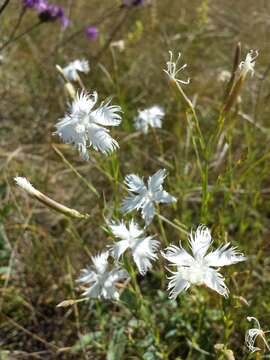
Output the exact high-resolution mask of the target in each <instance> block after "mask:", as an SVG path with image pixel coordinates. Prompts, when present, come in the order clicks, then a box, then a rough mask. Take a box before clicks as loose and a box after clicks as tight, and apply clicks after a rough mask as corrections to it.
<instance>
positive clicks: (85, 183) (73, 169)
mask: <svg viewBox="0 0 270 360" xmlns="http://www.w3.org/2000/svg"><path fill="white" fill-rule="evenodd" d="M52 148H53V150H54V151H55V152H56V154H57V155H58V156H59V157H60V159H61V160H62V161H63V163H64V164H65V165H67V166H68V167H69V168H70V169H71V170H72V171H73V173H74V174H75V175H76V176H77V177H78V178H79V179H80V180H81V181H82V182H83V183H84V185H86V186H87V187H88V189H89V190H90V191H91V192H93V193H94V194H95V195H96V196H97V197H98V198H99V197H100V194H99V192H98V191H97V189H96V188H95V187H94V185H93V184H92V183H91V182H90V181H88V180H86V179H85V177H83V176H82V175H81V174H80V173H79V172H78V171H77V170H76V169H75V167H74V166H73V165H72V164H71V163H70V162H69V161H68V160H67V159H66V157H65V156H64V154H63V153H62V152H61V151H60V150H59V149H57V147H56V146H55V145H52Z"/></svg>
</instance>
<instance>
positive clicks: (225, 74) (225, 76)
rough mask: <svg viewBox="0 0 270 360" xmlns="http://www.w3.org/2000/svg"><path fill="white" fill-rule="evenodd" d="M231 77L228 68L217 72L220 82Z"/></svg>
mask: <svg viewBox="0 0 270 360" xmlns="http://www.w3.org/2000/svg"><path fill="white" fill-rule="evenodd" d="M230 78H231V73H230V72H229V71H228V70H222V71H221V72H220V73H219V74H218V77H217V79H218V81H220V82H227V81H229V80H230Z"/></svg>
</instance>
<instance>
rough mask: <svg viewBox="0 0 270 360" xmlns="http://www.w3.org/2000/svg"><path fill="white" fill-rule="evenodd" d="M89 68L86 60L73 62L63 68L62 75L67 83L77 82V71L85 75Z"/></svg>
mask: <svg viewBox="0 0 270 360" xmlns="http://www.w3.org/2000/svg"><path fill="white" fill-rule="evenodd" d="M89 70H90V66H89V63H88V61H87V60H84V59H83V60H75V61H72V62H71V63H70V64H68V65H67V66H65V67H64V68H63V73H64V75H65V77H66V78H67V79H68V80H69V81H77V80H78V77H79V75H78V71H79V72H83V73H85V74H87V73H88V72H89Z"/></svg>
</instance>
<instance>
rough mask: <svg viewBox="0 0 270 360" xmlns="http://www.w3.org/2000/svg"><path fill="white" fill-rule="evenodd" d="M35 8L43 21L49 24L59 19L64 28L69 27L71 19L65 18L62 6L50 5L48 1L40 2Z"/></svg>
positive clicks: (42, 0)
mask: <svg viewBox="0 0 270 360" xmlns="http://www.w3.org/2000/svg"><path fill="white" fill-rule="evenodd" d="M35 8H36V9H37V11H38V13H39V18H40V20H41V21H44V22H47V21H55V20H57V19H59V20H60V22H61V25H62V27H64V28H65V27H67V26H68V25H69V19H68V18H67V17H66V16H65V12H64V9H63V8H62V6H58V5H54V4H49V3H48V2H47V0H40V1H39V3H38V5H37V6H35Z"/></svg>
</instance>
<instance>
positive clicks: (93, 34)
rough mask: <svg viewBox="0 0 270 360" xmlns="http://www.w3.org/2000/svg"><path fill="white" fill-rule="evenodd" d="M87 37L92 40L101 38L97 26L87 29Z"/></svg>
mask: <svg viewBox="0 0 270 360" xmlns="http://www.w3.org/2000/svg"><path fill="white" fill-rule="evenodd" d="M85 35H86V36H87V37H88V39H90V40H96V39H97V38H98V37H99V31H98V28H97V27H95V26H87V27H86V28H85Z"/></svg>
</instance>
